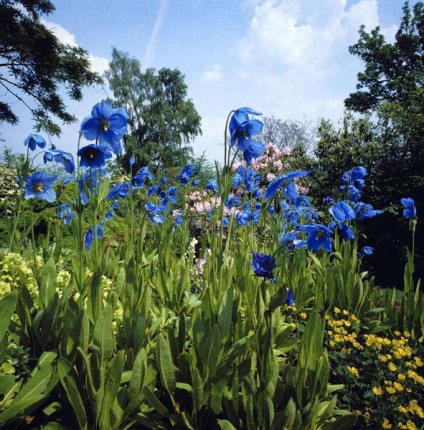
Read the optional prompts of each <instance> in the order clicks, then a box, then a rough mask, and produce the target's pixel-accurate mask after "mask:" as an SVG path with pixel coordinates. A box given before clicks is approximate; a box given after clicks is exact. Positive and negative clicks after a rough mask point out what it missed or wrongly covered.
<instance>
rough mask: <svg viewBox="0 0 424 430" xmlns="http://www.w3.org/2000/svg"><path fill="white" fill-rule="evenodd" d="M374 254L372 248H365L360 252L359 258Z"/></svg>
mask: <svg viewBox="0 0 424 430" xmlns="http://www.w3.org/2000/svg"><path fill="white" fill-rule="evenodd" d="M373 252H374V248H373V247H372V246H364V247H363V248H362V249H361V250H360V251H358V254H357V255H358V258H363V257H364V256H365V255H371V254H373Z"/></svg>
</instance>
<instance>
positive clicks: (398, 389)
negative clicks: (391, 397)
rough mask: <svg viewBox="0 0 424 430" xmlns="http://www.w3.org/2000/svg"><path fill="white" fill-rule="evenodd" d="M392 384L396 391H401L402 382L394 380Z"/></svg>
mask: <svg viewBox="0 0 424 430" xmlns="http://www.w3.org/2000/svg"><path fill="white" fill-rule="evenodd" d="M393 386H394V387H395V389H396V391H399V392H400V391H403V386H402V384H400V383H399V382H397V381H396V382H395V383H394V384H393Z"/></svg>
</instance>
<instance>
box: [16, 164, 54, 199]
mask: <svg viewBox="0 0 424 430" xmlns="http://www.w3.org/2000/svg"><path fill="white" fill-rule="evenodd" d="M56 180H57V175H49V174H48V173H44V172H43V171H38V172H35V173H33V174H32V175H31V176H30V177H29V178H27V179H26V181H25V192H24V197H25V199H26V200H28V199H32V198H34V197H38V198H39V199H42V200H46V201H47V202H49V203H52V202H54V201H55V200H56V192H55V191H54V189H53V188H52V186H53V184H54V183H55V182H56Z"/></svg>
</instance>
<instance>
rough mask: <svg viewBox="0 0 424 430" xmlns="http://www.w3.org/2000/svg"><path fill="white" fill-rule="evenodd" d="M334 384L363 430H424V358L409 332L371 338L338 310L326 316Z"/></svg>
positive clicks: (395, 332)
mask: <svg viewBox="0 0 424 430" xmlns="http://www.w3.org/2000/svg"><path fill="white" fill-rule="evenodd" d="M326 328H327V330H326V338H325V342H326V345H327V348H328V356H329V358H330V362H331V365H332V372H331V379H330V380H331V381H332V382H333V383H338V384H340V383H343V384H344V385H345V389H344V390H342V391H341V392H340V394H339V398H340V400H341V401H342V404H344V405H345V406H346V407H348V408H351V410H354V411H356V413H357V415H358V422H357V427H356V428H361V429H366V428H370V429H377V428H383V429H390V428H405V429H414V428H416V429H420V428H424V362H423V360H422V359H421V357H422V356H423V354H424V348H423V347H422V345H420V344H419V343H417V342H416V341H414V340H413V339H412V338H411V336H410V333H409V332H406V331H405V332H400V331H399V330H395V331H393V332H390V331H387V332H384V333H383V332H380V333H374V334H370V333H369V331H368V330H367V327H366V326H365V324H364V325H362V324H361V321H360V320H358V319H357V318H356V316H355V315H353V314H349V313H348V312H346V311H343V312H342V311H341V310H340V309H338V308H335V309H333V311H332V312H331V313H330V314H329V315H327V318H326Z"/></svg>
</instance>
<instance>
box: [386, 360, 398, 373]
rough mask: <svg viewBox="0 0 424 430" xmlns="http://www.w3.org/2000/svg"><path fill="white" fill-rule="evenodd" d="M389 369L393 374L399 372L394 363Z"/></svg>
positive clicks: (390, 364)
mask: <svg viewBox="0 0 424 430" xmlns="http://www.w3.org/2000/svg"><path fill="white" fill-rule="evenodd" d="M387 367H388V368H389V370H390V371H391V372H396V370H397V366H396V365H395V364H394V363H392V362H390V363H389V365H388V366H387Z"/></svg>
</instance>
